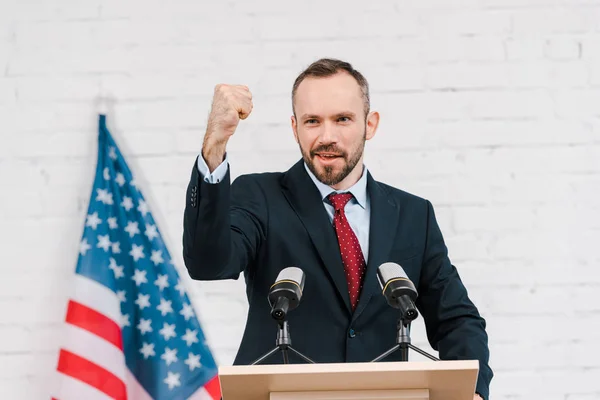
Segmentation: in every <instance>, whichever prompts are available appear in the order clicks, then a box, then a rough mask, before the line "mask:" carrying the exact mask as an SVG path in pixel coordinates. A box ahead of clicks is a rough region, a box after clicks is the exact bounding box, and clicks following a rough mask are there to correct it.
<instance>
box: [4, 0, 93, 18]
mask: <svg viewBox="0 0 600 400" xmlns="http://www.w3.org/2000/svg"><path fill="white" fill-rule="evenodd" d="M3 4H6V6H7V10H8V11H7V12H2V13H0V16H1V17H0V18H1V19H0V20H10V21H18V22H20V21H49V20H61V21H69V20H78V19H93V18H96V17H98V5H97V4H96V3H86V4H81V3H79V2H77V1H74V0H64V1H61V2H60V3H58V4H57V3H52V2H50V3H46V2H42V3H39V4H38V3H35V12H34V13H32V12H31V5H32V4H31V3H29V2H20V1H14V0H13V1H10V0H9V1H8V2H3Z"/></svg>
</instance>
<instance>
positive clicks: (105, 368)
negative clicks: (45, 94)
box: [53, 115, 221, 400]
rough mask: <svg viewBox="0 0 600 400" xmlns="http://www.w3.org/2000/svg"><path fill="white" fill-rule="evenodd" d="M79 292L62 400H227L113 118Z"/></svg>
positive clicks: (70, 317)
mask: <svg viewBox="0 0 600 400" xmlns="http://www.w3.org/2000/svg"><path fill="white" fill-rule="evenodd" d="M73 292H74V293H73V295H72V296H71V298H70V299H69V302H68V306H67V315H66V321H65V322H66V323H65V330H66V332H65V335H64V342H63V343H64V344H63V345H62V346H61V348H60V352H59V357H58V366H57V370H58V374H59V377H60V379H59V383H60V385H59V386H60V387H59V388H57V393H54V394H53V395H54V397H53V398H54V399H56V400H71V399H77V400H82V399H85V400H95V399H128V400H146V399H161V400H162V399H194V400H196V399H219V398H220V396H221V391H220V386H219V380H218V376H217V366H216V364H215V361H214V359H213V356H212V354H211V352H210V350H209V348H208V346H207V344H206V341H205V337H204V334H203V332H202V329H201V327H200V324H199V322H198V319H197V317H196V315H195V313H194V309H193V308H192V305H191V303H190V300H189V298H188V296H187V295H186V291H185V288H184V286H183V284H182V282H181V281H180V280H179V277H178V274H177V271H176V270H175V268H174V265H173V263H172V261H171V257H170V256H169V252H168V251H167V248H166V246H165V243H164V242H163V240H162V238H161V235H160V233H159V231H158V228H157V226H156V223H155V221H154V219H153V218H152V215H151V213H150V211H149V209H148V204H147V203H146V202H145V201H144V197H143V196H142V193H141V192H140V189H139V188H138V187H137V186H136V183H135V179H134V178H133V176H132V174H131V171H130V170H129V168H128V166H127V164H126V162H125V159H124V158H123V156H122V154H121V152H120V151H119V149H118V147H117V145H116V144H115V141H114V140H113V138H112V136H111V135H110V133H109V131H108V129H107V128H106V117H105V116H104V115H100V116H99V136H98V164H97V167H96V176H95V180H94V187H93V189H92V195H91V198H90V203H89V207H88V213H87V217H86V221H85V227H84V231H83V237H82V239H81V242H80V243H79V256H78V261H77V268H76V274H75V279H74V291H73Z"/></svg>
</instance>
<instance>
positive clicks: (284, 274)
mask: <svg viewBox="0 0 600 400" xmlns="http://www.w3.org/2000/svg"><path fill="white" fill-rule="evenodd" d="M304 280H305V275H304V271H302V270H301V269H300V268H298V267H287V268H284V269H282V270H281V271H280V272H279V275H277V279H276V280H275V285H277V284H278V283H279V282H281V281H291V282H295V284H297V285H298V286H300V291H303V290H304Z"/></svg>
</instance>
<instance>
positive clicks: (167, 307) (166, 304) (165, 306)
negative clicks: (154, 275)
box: [144, 271, 173, 317]
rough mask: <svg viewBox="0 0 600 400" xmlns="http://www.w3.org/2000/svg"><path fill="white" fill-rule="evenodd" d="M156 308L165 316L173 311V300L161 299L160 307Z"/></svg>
mask: <svg viewBox="0 0 600 400" xmlns="http://www.w3.org/2000/svg"><path fill="white" fill-rule="evenodd" d="M144 272H146V271H144ZM156 309H157V310H158V311H160V313H161V314H162V316H163V317H164V316H165V315H167V314H169V313H172V312H173V307H172V306H171V300H165V299H160V304H159V305H158V307H156Z"/></svg>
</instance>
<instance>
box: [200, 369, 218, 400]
mask: <svg viewBox="0 0 600 400" xmlns="http://www.w3.org/2000/svg"><path fill="white" fill-rule="evenodd" d="M204 387H205V388H206V391H207V392H208V393H209V394H210V395H211V396H212V398H213V399H215V400H218V399H220V398H221V382H220V381H219V376H218V375H217V376H215V377H214V378H212V379H211V380H210V381H208V382H207V383H206V385H204Z"/></svg>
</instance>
